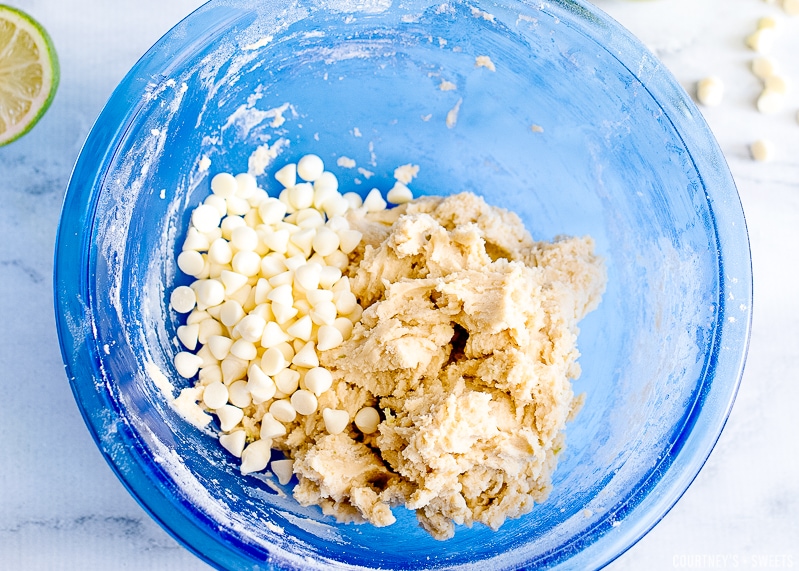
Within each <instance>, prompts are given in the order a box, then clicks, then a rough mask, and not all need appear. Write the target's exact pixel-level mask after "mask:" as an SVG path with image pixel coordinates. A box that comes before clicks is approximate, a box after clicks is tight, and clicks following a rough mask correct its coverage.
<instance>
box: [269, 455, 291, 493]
mask: <svg viewBox="0 0 799 571" xmlns="http://www.w3.org/2000/svg"><path fill="white" fill-rule="evenodd" d="M270 467H271V468H272V472H274V474H275V476H277V481H278V482H280V485H281V486H285V485H286V484H288V483H289V482H290V481H291V477H292V476H293V475H294V461H293V460H288V459H285V460H273V461H272V463H271V464H270Z"/></svg>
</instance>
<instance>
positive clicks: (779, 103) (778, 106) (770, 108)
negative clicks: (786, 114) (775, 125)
mask: <svg viewBox="0 0 799 571" xmlns="http://www.w3.org/2000/svg"><path fill="white" fill-rule="evenodd" d="M783 107H785V96H784V95H783V94H782V93H779V92H777V91H771V90H769V89H764V90H763V91H762V93H761V94H760V97H758V98H757V110H758V111H760V112H761V113H765V114H771V113H778V112H780V111H782V109H783Z"/></svg>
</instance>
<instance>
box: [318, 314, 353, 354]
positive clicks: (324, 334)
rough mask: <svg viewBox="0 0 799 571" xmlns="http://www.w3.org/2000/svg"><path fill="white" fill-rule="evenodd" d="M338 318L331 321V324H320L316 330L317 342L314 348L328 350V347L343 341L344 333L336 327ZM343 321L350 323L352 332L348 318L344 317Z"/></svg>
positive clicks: (331, 347) (330, 347) (336, 345)
mask: <svg viewBox="0 0 799 571" xmlns="http://www.w3.org/2000/svg"><path fill="white" fill-rule="evenodd" d="M338 319H339V318H336V320H335V321H333V325H322V326H321V327H320V328H319V331H318V332H317V342H316V349H317V350H318V351H329V350H330V349H335V348H336V347H338V346H339V345H341V344H342V343H343V342H344V333H343V332H342V331H341V330H340V329H339V328H338V327H336V321H338ZM344 321H346V322H348V323H349V324H350V331H349V332H350V333H352V322H351V321H350V320H349V319H346V318H345V319H344Z"/></svg>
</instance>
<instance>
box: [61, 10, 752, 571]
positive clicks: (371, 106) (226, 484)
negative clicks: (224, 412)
mask: <svg viewBox="0 0 799 571" xmlns="http://www.w3.org/2000/svg"><path fill="white" fill-rule="evenodd" d="M256 4H257V6H255V5H256ZM478 56H489V57H490V59H491V61H492V62H493V64H494V66H495V70H491V69H489V68H487V67H482V66H477V65H476V58H477V57H478ZM442 81H447V82H451V83H452V84H454V85H455V89H452V90H447V89H442ZM445 86H446V84H445ZM456 115H457V116H456ZM448 117H449V124H448ZM280 118H282V122H281V119H280ZM308 152H313V153H316V154H319V155H320V156H321V157H323V158H324V160H325V161H326V164H327V165H328V168H329V169H330V170H333V171H334V172H335V173H336V174H337V176H338V177H339V180H340V181H341V186H342V189H343V190H354V191H356V192H360V193H361V194H366V193H367V192H368V191H369V190H370V189H371V188H373V187H378V188H381V189H383V190H384V191H385V190H387V189H388V188H390V186H391V183H392V182H393V177H392V175H393V170H394V168H396V167H397V166H399V165H402V164H406V163H414V164H417V165H419V166H420V171H419V176H418V178H417V179H416V180H415V181H414V182H413V184H412V188H413V190H414V192H415V194H417V195H420V194H438V195H442V194H451V193H455V192H459V191H462V190H471V191H473V192H475V193H477V194H480V195H482V196H484V197H485V198H486V200H487V201H488V202H489V203H492V204H495V205H498V206H502V207H506V208H509V209H512V210H514V211H515V212H516V213H518V214H519V216H520V217H521V218H522V219H523V220H524V222H525V224H526V225H527V228H528V229H529V230H530V232H531V233H532V234H533V236H534V238H536V239H552V238H553V237H554V236H556V235H558V234H576V235H583V234H589V235H591V236H593V237H594V239H595V240H596V244H597V249H598V251H599V253H600V254H601V255H603V256H604V257H605V258H606V261H607V267H608V273H609V281H608V288H607V292H606V294H605V296H604V299H603V301H602V304H601V306H600V308H599V309H598V310H597V311H595V312H594V313H592V314H590V315H589V316H588V317H587V318H586V319H585V320H584V321H583V323H582V327H581V329H582V332H581V336H580V340H579V347H580V350H581V353H582V358H581V360H580V362H581V365H582V369H583V375H582V377H581V378H580V379H579V380H578V381H576V383H575V391H576V392H584V393H585V394H586V401H585V406H584V408H583V410H582V411H581V413H580V414H579V415H578V416H577V419H576V420H575V421H574V422H572V423H571V424H570V425H569V427H568V430H567V449H566V451H565V452H564V453H563V455H562V459H561V461H560V464H559V466H558V468H557V471H556V473H555V477H554V489H553V491H552V493H551V495H550V497H549V499H548V501H546V502H545V503H542V504H540V505H538V506H536V508H535V509H534V510H533V512H532V513H530V514H529V515H527V516H525V517H522V518H521V519H519V520H514V521H508V522H507V523H506V524H505V525H504V526H503V527H502V528H501V529H500V530H499V531H498V532H492V531H490V530H488V529H486V528H484V527H482V526H476V527H474V528H471V529H465V528H464V529H458V531H457V532H456V535H455V538H454V539H452V540H449V541H447V542H437V541H435V540H433V539H431V538H430V537H429V536H428V535H427V534H426V533H425V532H424V531H423V530H421V529H420V528H418V527H417V525H416V521H415V516H414V514H413V513H411V512H408V511H407V510H405V509H402V508H399V509H397V510H395V513H396V515H397V516H398V522H397V524H395V525H394V526H391V527H388V528H383V529H376V528H373V527H371V526H357V525H339V524H336V523H335V522H334V521H333V520H331V519H330V518H326V517H324V516H322V515H321V513H320V512H319V511H318V510H316V509H306V508H301V507H300V506H298V505H297V504H296V502H294V501H293V500H292V498H291V494H290V487H291V486H290V485H289V486H288V487H282V486H279V485H277V483H276V482H275V481H273V480H272V479H270V478H269V477H266V476H248V477H242V476H241V475H240V474H239V473H238V468H237V462H234V461H232V460H234V459H233V458H231V457H230V456H229V454H227V453H226V452H225V451H224V450H223V449H222V448H221V447H220V446H219V445H218V443H217V441H216V439H215V437H214V436H213V433H212V432H211V431H210V430H201V429H198V428H195V427H194V426H192V425H190V424H189V423H187V422H186V421H185V420H183V419H182V418H181V417H180V416H179V415H178V414H177V413H176V412H175V411H174V410H173V409H172V408H171V407H170V405H169V404H168V398H166V395H168V394H170V393H171V394H177V392H178V391H179V390H180V388H182V387H185V386H188V385H189V384H190V383H189V382H187V381H185V380H183V379H180V377H179V376H178V375H177V373H176V371H175V370H174V367H173V365H172V356H173V355H174V354H175V353H176V352H177V351H178V350H179V345H178V343H177V342H176V340H175V332H176V328H177V327H178V326H179V325H180V324H181V323H180V319H179V317H178V316H177V315H175V314H174V313H172V312H170V311H169V310H168V299H169V292H170V290H171V289H172V288H173V287H174V286H175V285H177V284H180V283H188V281H189V280H188V278H186V276H183V275H181V274H180V272H179V271H178V270H177V267H176V263H175V258H176V254H177V253H178V252H179V249H180V245H181V244H182V242H183V238H184V236H185V229H186V227H187V224H188V219H189V215H190V210H191V208H193V207H194V206H195V205H197V204H198V203H199V202H200V201H201V200H202V199H203V198H204V197H205V196H206V195H207V193H208V192H209V180H210V177H211V176H213V174H215V173H217V172H220V171H229V172H234V173H236V172H243V171H247V170H250V172H252V173H254V174H258V179H259V182H260V183H261V185H262V186H263V187H264V188H266V189H267V190H271V191H272V193H273V191H274V185H272V180H273V178H272V176H271V175H272V174H273V173H274V171H275V170H276V169H277V168H279V167H280V166H281V165H282V164H284V163H285V162H288V161H291V160H296V158H298V157H299V156H301V155H302V154H304V153H308ZM272 155H275V156H276V158H274V159H273V158H271V157H272ZM204 156H205V157H208V158H209V159H210V161H211V166H210V168H209V169H208V170H204V169H203V168H201V166H200V164H201V160H200V159H201V158H202V157H204ZM342 156H345V157H349V158H352V159H354V160H355V161H356V163H357V165H358V167H359V169H348V168H343V167H338V166H336V161H337V159H338V158H340V157H342ZM56 263H57V276H56V288H57V295H58V300H57V303H58V304H59V312H60V317H59V325H60V328H61V337H62V346H63V350H64V356H65V361H66V362H67V365H68V367H69V369H70V375H71V377H72V383H73V388H74V390H75V393H76V397H77V399H78V402H79V404H80V406H81V408H82V411H83V413H84V415H85V417H86V420H87V423H88V424H89V425H90V428H92V430H93V432H94V433H95V436H96V438H97V439H98V442H99V445H100V448H101V449H102V450H103V452H104V453H105V454H106V455H107V457H108V459H109V461H110V463H111V464H112V466H113V467H114V468H115V469H116V470H117V472H118V473H119V475H120V477H121V479H122V480H123V482H124V483H125V484H126V485H127V486H128V487H129V489H130V490H131V492H132V493H133V494H134V495H135V496H136V497H137V499H139V501H140V502H142V504H143V505H144V506H145V508H147V509H148V510H150V512H151V513H153V515H154V516H155V517H156V518H157V519H159V520H160V521H161V522H162V523H163V524H164V525H165V527H166V528H167V529H168V530H169V531H170V532H171V533H172V534H174V535H175V536H176V537H177V538H178V539H180V540H181V541H183V542H184V543H185V544H186V545H187V546H188V547H189V548H190V549H192V550H194V551H195V552H197V553H198V554H199V555H201V556H202V557H204V558H205V559H207V560H208V561H210V562H212V563H214V564H216V565H218V566H224V567H231V568H240V567H252V565H254V564H255V563H260V564H261V565H264V564H266V565H267V566H268V565H275V566H279V567H296V568H302V569H312V568H328V567H329V566H331V565H334V564H335V565H339V566H341V567H342V568H345V567H348V566H352V567H358V566H361V567H367V568H382V569H422V568H450V567H464V568H466V567H470V566H478V565H479V566H481V567H485V566H488V567H489V568H508V569H510V568H518V567H519V566H522V565H530V566H533V565H542V566H543V565H549V566H554V565H558V564H563V565H569V566H577V567H579V566H584V567H589V566H595V565H601V564H603V563H605V562H607V561H609V560H610V559H612V558H613V557H615V556H617V555H618V554H619V553H621V552H623V551H624V549H626V548H627V547H629V546H630V545H631V544H632V543H634V542H635V541H636V540H637V539H638V538H639V537H640V536H641V535H643V534H644V533H645V532H646V531H647V530H648V529H649V528H650V527H651V526H652V525H654V523H656V522H657V521H658V519H659V518H660V517H662V515H663V514H664V513H665V511H667V510H668V508H669V507H670V506H671V505H672V504H673V503H674V502H675V501H676V500H677V499H678V498H679V495H680V494H681V493H682V492H683V491H684V489H685V488H686V487H687V486H688V484H689V483H690V481H691V480H692V479H693V477H694V476H695V475H696V473H697V472H698V470H699V468H700V467H701V465H702V463H703V462H704V460H705V458H706V457H707V454H709V452H710V449H711V448H712V445H713V443H714V442H715V440H716V438H717V437H718V434H719V432H720V431H721V428H722V426H723V423H724V420H725V419H726V416H727V413H728V412H729V407H730V406H731V403H732V399H733V397H734V394H735V389H736V387H737V383H738V380H739V378H740V372H741V367H742V363H743V355H744V353H745V347H746V340H747V335H748V323H749V299H750V296H751V293H750V288H751V277H750V274H749V255H748V246H747V242H746V230H745V227H744V223H743V217H742V214H741V211H740V205H739V203H738V199H737V195H736V193H735V188H734V186H733V184H732V181H731V179H730V177H729V173H728V171H727V169H726V166H725V165H724V162H723V159H722V158H721V153H720V151H719V150H718V148H717V147H716V146H715V143H714V142H713V140H712V137H711V135H710V133H709V131H708V130H707V127H706V126H705V124H704V122H703V121H702V119H701V118H700V116H699V114H698V112H697V111H696V109H695V108H694V107H693V106H692V104H691V103H690V101H688V100H687V97H686V96H685V95H684V94H683V93H682V92H681V91H680V90H679V88H678V87H677V86H676V83H675V82H674V81H673V80H672V79H671V77H670V76H669V75H668V73H667V72H666V71H665V70H663V69H662V68H660V67H659V65H658V63H657V62H656V61H654V60H653V59H652V58H651V56H649V55H648V54H647V53H646V52H645V50H644V49H643V48H641V47H640V46H639V45H638V44H637V43H636V42H635V41H634V40H632V39H631V38H630V37H629V36H628V35H627V34H626V32H624V31H622V30H621V29H620V28H619V27H618V26H617V25H616V24H615V23H613V22H611V21H610V20H609V19H608V18H607V17H606V16H604V15H602V14H601V13H599V12H598V11H597V10H596V9H595V8H592V7H590V5H588V4H587V3H584V2H570V1H565V0H564V1H562V2H552V3H549V4H545V5H541V6H539V3H523V2H518V3H517V2H506V3H503V7H499V6H496V5H494V4H493V3H490V2H472V3H465V2H460V1H450V2H445V3H441V2H425V1H423V0H411V1H408V2H404V3H402V4H401V5H399V6H391V3H390V2H385V3H384V2H377V1H376V2H371V3H356V2H347V1H341V2H334V3H330V4H328V3H325V2H321V1H319V2H314V1H306V2H298V3H295V4H293V5H292V6H291V7H285V6H282V5H281V4H280V3H277V2H245V1H226V2H223V1H214V2H210V3H209V4H208V5H206V6H205V7H204V8H202V9H201V10H199V11H198V12H197V13H195V14H193V15H192V16H190V17H189V18H188V19H187V20H186V21H184V22H183V23H181V24H180V25H179V26H178V27H177V28H175V30H173V31H172V32H170V34H169V35H168V36H167V37H165V38H164V39H163V40H162V41H161V42H159V44H157V45H156V46H155V47H154V48H153V49H152V50H151V51H150V52H148V54H147V55H146V56H145V57H144V58H143V59H142V60H141V62H140V63H139V64H138V65H137V66H136V68H134V70H133V71H132V72H131V74H130V75H129V76H128V77H127V78H126V79H125V80H124V81H123V83H122V84H121V86H120V87H119V89H118V90H117V92H115V94H114V96H113V97H112V99H111V101H110V102H109V104H108V107H107V108H106V110H105V111H104V112H103V114H102V116H101V117H100V119H99V121H98V123H97V125H96V126H95V128H94V130H93V131H92V134H91V136H90V138H89V140H88V141H87V144H86V147H85V148H84V151H83V152H82V154H81V158H80V159H79V162H78V165H77V166H76V171H75V174H74V175H73V179H72V181H71V183H70V188H69V191H68V196H67V200H66V203H65V207H64V215H63V218H62V227H61V230H60V234H59V245H58V252H57V261H56ZM62 286H63V287H62ZM732 299H734V300H735V301H734V302H732V301H731V300H732Z"/></svg>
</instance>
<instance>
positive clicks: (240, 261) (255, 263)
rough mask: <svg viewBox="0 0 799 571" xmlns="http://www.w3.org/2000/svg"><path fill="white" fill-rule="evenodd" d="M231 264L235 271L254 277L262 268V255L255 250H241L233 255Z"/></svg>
mask: <svg viewBox="0 0 799 571" xmlns="http://www.w3.org/2000/svg"><path fill="white" fill-rule="evenodd" d="M231 265H232V266H233V271H235V272H238V273H240V274H244V275H245V276H247V277H252V276H254V275H257V274H258V272H259V270H260V269H261V256H259V255H258V254H256V253H255V252H247V251H239V252H236V254H235V255H234V256H233V260H232V262H231Z"/></svg>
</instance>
